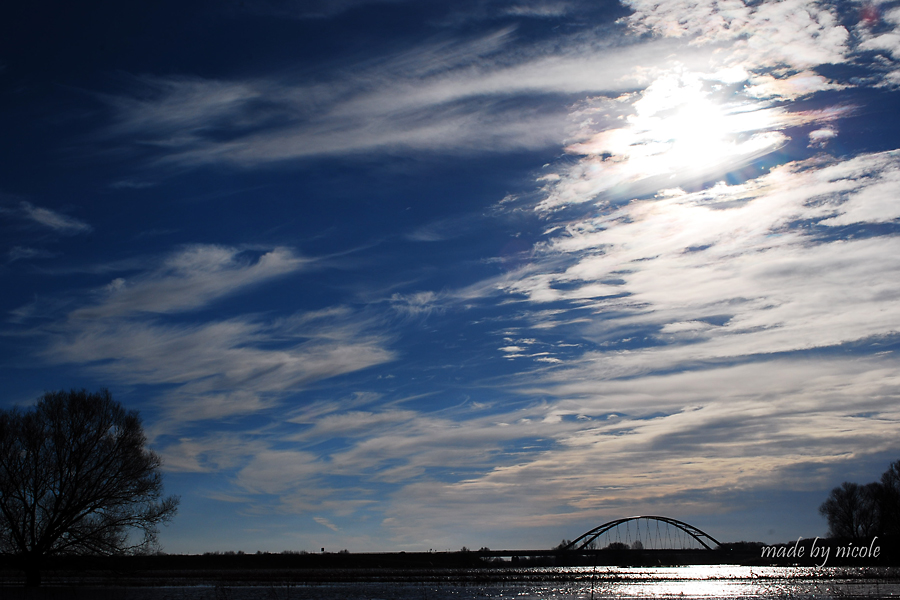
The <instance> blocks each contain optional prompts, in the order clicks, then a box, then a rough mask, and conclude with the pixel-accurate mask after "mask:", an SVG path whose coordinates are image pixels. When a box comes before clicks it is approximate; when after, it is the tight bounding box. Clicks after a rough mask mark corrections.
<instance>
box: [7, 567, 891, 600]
mask: <svg viewBox="0 0 900 600" xmlns="http://www.w3.org/2000/svg"><path fill="white" fill-rule="evenodd" d="M319 575H321V574H319ZM344 575H346V574H342V573H338V572H335V573H334V579H335V581H332V582H329V581H324V580H323V579H322V578H321V577H318V578H317V580H316V582H315V583H310V582H308V581H304V577H303V574H302V573H297V574H296V577H294V578H293V580H286V579H280V580H279V581H278V582H266V581H246V580H244V581H242V583H241V584H233V583H228V582H227V581H218V582H207V583H196V584H193V585H179V586H167V585H164V584H160V583H161V582H157V584H156V585H131V584H129V585H96V584H87V583H85V584H82V585H79V586H69V585H66V584H65V582H60V581H56V582H52V583H51V584H50V585H48V586H46V587H44V588H42V589H40V590H23V589H21V588H16V587H3V588H0V597H2V598H4V599H7V598H8V599H9V600H18V599H19V598H23V599H24V598H28V599H31V600H44V599H54V600H55V599H64V598H65V599H69V598H85V599H88V598H91V599H95V598H96V599H112V598H117V599H118V598H122V599H127V600H280V599H296V600H313V599H316V600H425V599H430V600H451V599H452V600H469V599H472V600H474V599H482V598H516V599H519V600H538V599H540V600H556V599H559V600H562V599H576V598H577V599H590V598H598V599H599V598H709V599H715V598H723V599H724V598H882V597H891V596H900V569H894V568H884V567H863V568H849V567H834V568H821V569H819V568H804V567H738V566H694V567H669V568H621V567H597V568H592V567H546V568H530V569H481V570H477V571H474V570H461V571H452V570H447V571H444V572H441V571H429V572H427V573H419V574H418V575H419V577H418V579H419V580H418V581H417V580H416V579H417V577H416V575H417V574H415V573H408V574H407V575H406V576H405V577H403V578H402V580H398V579H399V578H397V577H391V578H382V579H381V580H379V577H378V576H377V575H376V574H375V573H372V574H371V577H368V578H364V577H360V574H359V573H356V574H354V575H353V577H351V578H350V579H355V580H353V581H348V580H345V579H344V580H342V578H343V577H344ZM387 579H392V580H387Z"/></svg>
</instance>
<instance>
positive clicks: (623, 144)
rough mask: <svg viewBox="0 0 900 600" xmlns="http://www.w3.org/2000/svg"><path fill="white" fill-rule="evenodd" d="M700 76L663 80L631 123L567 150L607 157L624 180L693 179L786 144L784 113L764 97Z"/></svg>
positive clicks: (629, 119)
mask: <svg viewBox="0 0 900 600" xmlns="http://www.w3.org/2000/svg"><path fill="white" fill-rule="evenodd" d="M709 88H710V85H709V82H707V81H706V80H705V79H704V78H703V77H701V76H700V75H699V74H696V73H678V74H669V75H665V76H662V77H660V78H658V79H657V80H656V81H654V82H653V83H652V84H651V85H650V86H648V88H647V89H646V90H645V91H644V92H643V93H642V95H641V97H640V99H638V100H637V101H635V102H634V104H633V105H632V107H633V109H634V113H633V114H632V115H630V116H628V117H627V119H626V122H627V124H628V125H627V126H626V127H622V128H618V129H611V130H606V131H603V132H600V133H598V134H596V135H594V136H593V137H592V138H591V139H589V140H587V141H585V142H583V143H580V144H573V145H571V146H569V148H568V149H569V151H570V152H574V153H578V154H588V155H589V154H594V155H600V156H603V157H604V162H605V163H607V167H608V168H610V169H614V170H616V171H619V173H620V175H621V176H622V179H624V180H631V181H636V180H639V179H644V178H647V177H653V176H660V175H670V176H671V177H672V178H675V177H678V176H685V175H686V176H695V175H702V174H709V173H712V172H715V171H728V170H730V169H733V168H736V167H738V166H740V164H742V163H746V162H747V161H748V160H752V159H753V158H756V157H758V156H761V155H763V154H766V153H768V152H771V151H773V150H776V149H777V148H779V147H781V146H782V145H783V144H784V143H785V142H786V141H787V140H788V138H787V137H786V136H785V135H784V134H783V133H781V132H780V131H778V129H779V128H780V127H781V126H782V121H783V112H782V111H781V110H780V109H777V108H772V107H770V106H767V105H766V104H765V103H763V102H760V101H758V100H750V99H747V98H744V99H741V98H737V97H733V98H732V99H731V102H729V103H723V102H722V101H721V100H719V99H717V98H716V97H715V93H716V91H717V90H715V89H709Z"/></svg>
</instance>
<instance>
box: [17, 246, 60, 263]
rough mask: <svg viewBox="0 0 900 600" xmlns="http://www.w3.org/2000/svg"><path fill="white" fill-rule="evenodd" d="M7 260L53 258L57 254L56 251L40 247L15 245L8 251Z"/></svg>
mask: <svg viewBox="0 0 900 600" xmlns="http://www.w3.org/2000/svg"><path fill="white" fill-rule="evenodd" d="M7 256H8V257H9V258H8V261H7V262H11V263H12V262H16V261H17V260H28V259H32V258H51V257H53V256H56V255H55V254H54V253H52V252H49V251H47V250H40V249H38V248H28V247H26V246H13V247H12V248H10V250H9V252H8V253H7Z"/></svg>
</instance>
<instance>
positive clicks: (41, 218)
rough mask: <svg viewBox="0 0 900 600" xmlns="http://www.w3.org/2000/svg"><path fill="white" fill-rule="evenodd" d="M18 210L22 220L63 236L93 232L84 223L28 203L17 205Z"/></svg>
mask: <svg viewBox="0 0 900 600" xmlns="http://www.w3.org/2000/svg"><path fill="white" fill-rule="evenodd" d="M19 210H20V214H21V215H22V216H23V217H24V218H26V219H29V220H31V221H33V222H35V223H38V224H40V225H43V226H44V227H48V228H50V229H52V230H54V231H55V232H57V233H61V234H63V235H75V234H78V233H88V232H90V231H92V230H93V228H92V227H91V226H90V225H88V224H87V223H85V222H84V221H80V220H79V219H76V218H75V217H70V216H68V215H64V214H62V213H59V212H56V211H53V210H50V209H49V208H42V207H40V206H35V205H34V204H32V203H30V202H22V203H21V204H20V205H19Z"/></svg>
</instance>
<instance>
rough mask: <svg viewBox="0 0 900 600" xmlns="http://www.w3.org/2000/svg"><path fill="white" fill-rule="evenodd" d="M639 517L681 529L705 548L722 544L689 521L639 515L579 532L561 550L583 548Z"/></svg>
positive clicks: (639, 518) (638, 520)
mask: <svg viewBox="0 0 900 600" xmlns="http://www.w3.org/2000/svg"><path fill="white" fill-rule="evenodd" d="M641 519H644V520H647V522H648V524H649V522H650V521H655V522H656V523H657V524H658V523H665V524H666V525H671V526H673V527H676V528H678V529H679V530H681V531H683V532H684V533H685V534H687V535H689V536H691V537H692V538H693V539H695V540H697V542H698V543H699V544H700V545H701V546H703V547H704V548H706V549H707V550H712V549H713V548H715V547H717V546H721V545H722V544H721V543H720V542H719V541H718V540H717V539H716V538H714V537H713V536H711V535H709V534H708V533H706V532H705V531H703V530H702V529H700V528H698V527H694V526H693V525H691V524H690V523H685V522H684V521H679V520H678V519H673V518H671V517H661V516H656V515H640V516H636V517H626V518H624V519H616V520H614V521H609V522H607V523H604V524H603V525H598V526H597V527H594V528H593V529H591V530H590V531H587V532H585V533H583V534H581V535H580V536H578V537H577V538H575V539H574V540H573V541H571V542H569V544H568V545H567V546H565V547H564V548H563V550H585V549H587V547H588V546H589V545H590V544H591V542H593V541H594V540H596V539H597V538H598V537H600V536H601V535H603V534H604V533H606V532H607V531H610V530H611V529H613V528H615V527H618V526H619V525H622V524H626V523H630V522H631V521H636V522H637V523H638V524H639V523H640V520H641Z"/></svg>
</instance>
